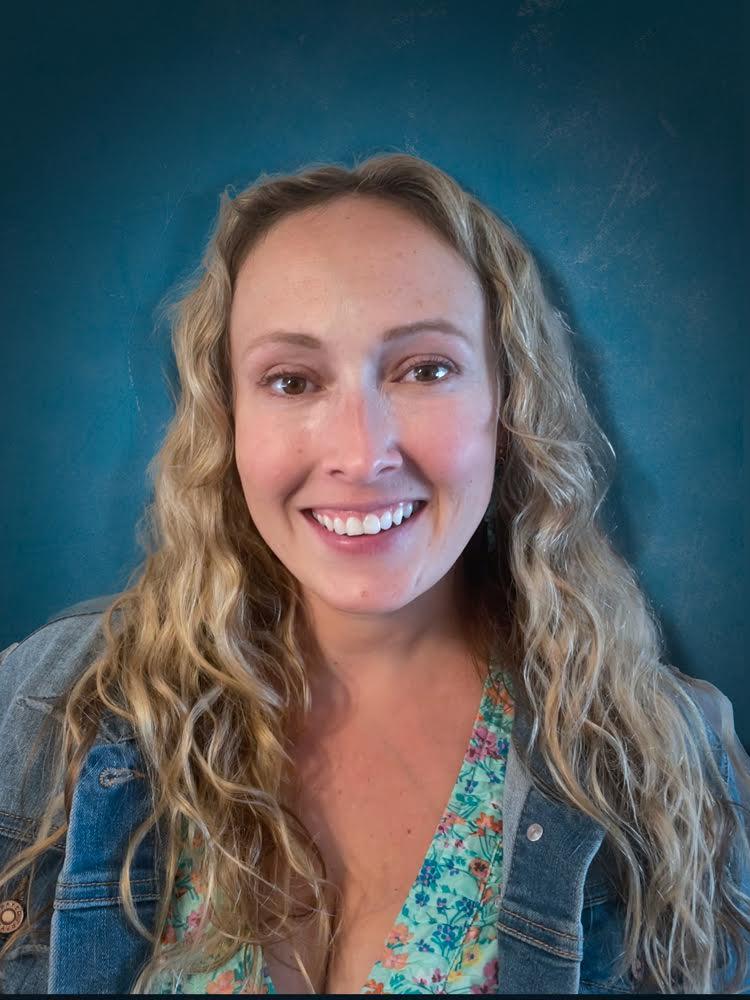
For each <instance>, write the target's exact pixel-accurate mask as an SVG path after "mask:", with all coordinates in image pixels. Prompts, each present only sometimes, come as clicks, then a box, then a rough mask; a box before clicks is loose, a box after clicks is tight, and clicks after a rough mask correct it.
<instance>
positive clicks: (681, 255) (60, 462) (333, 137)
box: [0, 0, 750, 747]
mask: <svg viewBox="0 0 750 1000" xmlns="http://www.w3.org/2000/svg"><path fill="white" fill-rule="evenodd" d="M745 8H746V5H745V4H743V3H737V2H728V0H724V2H722V3H718V4H709V3H685V2H684V0H680V2H679V3H677V2H667V0H660V2H659V3H658V4H654V3H653V2H652V0H649V2H641V0H638V2H633V0H628V2H623V3H606V4H603V3H601V2H600V0H591V2H584V0H515V2H498V0H494V2H492V3H472V4H466V3H459V2H456V0H436V2H434V3H415V2H413V0H412V2H405V3H388V2H380V3H375V4H351V3H344V2H340V0H334V2H331V0H327V2H326V3H324V4H323V5H312V4H309V3H307V2H304V3H303V2H291V0H279V2H276V3H275V4H268V5H266V4H260V3H251V2H227V0H215V2H213V3H210V4H208V3H195V2H186V0H181V2H179V3H176V2H161V3H159V4H156V5H146V4H141V5H133V4H126V5H105V6H102V5H101V4H99V3H96V4H95V3H90V2H80V0H78V2H74V3H72V4H65V5H63V4H58V3H52V2H45V3H37V4H34V5H20V4H19V5H14V6H13V7H12V8H9V9H8V10H6V11H5V13H4V22H5V23H4V42H3V43H2V46H3V52H2V59H1V60H0V64H1V66H2V69H0V73H2V75H3V77H4V80H3V83H4V86H3V91H2V92H3V95H4V102H3V110H4V127H3V132H4V137H3V138H4V140H5V148H6V156H5V158H4V160H3V163H2V167H1V172H0V181H1V183H0V208H1V210H2V212H1V217H2V227H3V228H2V231H3V240H2V253H3V272H2V273H3V314H2V318H3V336H2V346H1V348H0V350H1V352H2V354H1V356H0V364H1V368H0V371H1V372H2V376H1V378H2V392H1V393H0V406H2V420H3V424H2V426H3V427H4V429H5V432H4V433H3V435H2V437H1V438H0V457H1V458H2V469H3V477H2V484H3V488H2V489H1V490H0V524H1V525H2V562H3V572H2V574H0V588H1V591H0V608H1V609H2V612H1V614H2V619H1V620H0V648H3V647H4V646H5V645H8V644H9V643H10V642H12V641H15V640H17V639H20V638H21V637H23V636H24V635H26V634H27V633H28V632H29V631H31V630H32V629H33V628H34V627H36V626H37V625H39V624H40V623H41V622H43V621H44V620H45V619H46V617H47V616H48V615H50V614H51V613H52V612H54V611H55V610H58V609H60V608H61V607H64V606H65V605H67V604H70V603H73V602H75V601H78V600H82V599H84V598H87V597H90V596H93V595H96V594H103V593H111V592H113V591H116V590H118V589H120V588H121V587H122V586H123V585H124V583H125V581H126V579H127V576H128V573H129V572H130V571H131V570H132V568H133V567H134V566H135V564H136V563H137V561H138V560H139V558H140V551H139V549H138V548H137V545H136V542H135V535H134V530H135V524H136V521H137V519H138V517H139V515H140V513H141V511H142V508H143V504H144V501H145V500H146V499H147V497H148V489H149V487H148V483H147V480H146V476H145V471H146V465H147V462H148V460H149V459H150V457H151V456H152V455H153V453H154V451H155V450H156V448H157V446H158V443H159V441H160V439H161V437H162V435H163V432H164V428H165V424H166V422H167V421H168V419H169V416H170V413H171V409H172V403H171V400H170V397H169V394H168V392H167V389H166V386H165V381H164V375H163V372H164V371H166V370H169V368H170V361H169V349H168V341H167V337H166V331H165V330H164V329H163V328H155V323H154V309H155V307H156V305H157V303H158V301H159V299H160V298H161V296H162V295H163V294H164V293H165V292H166V291H167V289H168V288H169V287H170V286H171V285H172V284H173V283H174V282H175V281H176V280H178V279H179V278H181V277H184V276H185V275H186V273H187V272H188V271H189V270H190V269H191V268H192V267H193V265H194V264H195V263H196V262H197V261H198V259H199V256H200V252H201V249H202V247H203V244H204V242H205V240H206V238H207V235H208V232H209V229H210V227H211V224H212V222H213V219H214V216H215V213H216V210H217V207H218V196H219V192H220V191H221V190H222V188H223V187H225V186H226V185H228V184H232V185H235V186H236V187H237V188H239V187H242V186H244V185H245V184H246V183H248V182H250V181H251V180H254V179H255V178H256V177H257V176H258V174H260V173H261V172H263V171H267V172H276V171H283V170H289V169H296V168H297V167H299V166H302V165H304V164H307V163H309V162H310V161H313V160H315V161H317V160H325V159H332V160H338V161H341V162H344V163H346V162H350V161H351V159H352V157H354V156H360V157H361V156H365V155H368V154H370V153H374V152H379V151H389V150H404V151H408V152H414V153H417V154H418V155H420V156H424V157H426V158H427V159H430V160H433V161H434V162H435V163H437V164H438V165H439V166H441V167H443V168H444V169H446V170H448V171H449V172H451V173H453V174H454V175H455V176H456V177H457V178H458V179H459V180H460V181H461V182H462V183H464V184H465V185H466V186H468V187H469V188H470V189H472V190H473V191H475V192H476V193H477V194H478V195H479V196H480V197H482V198H483V199H485V200H486V201H487V202H489V203H490V204H491V205H492V207H493V208H494V209H495V210H496V211H498V212H499V213H500V214H501V215H503V216H505V217H506V218H507V219H509V220H510V221H511V222H512V224H513V225H514V226H515V227H516V229H517V230H518V232H519V233H520V234H521V235H522V237H523V238H524V239H525V240H526V241H527V242H528V244H529V245H530V246H531V248H532V249H533V250H534V251H535V253H536V254H537V256H538V259H539V261H540V263H541V265H542V268H543V270H544V273H545V276H546V279H547V282H548V285H549V289H550V294H551V295H552V296H553V298H554V299H555V301H556V302H557V304H558V305H559V306H561V307H562V308H563V309H564V311H565V312H566V314H567V316H568V318H569V320H570V322H571V323H572V324H573V325H574V327H575V329H576V331H577V335H576V355H577V360H578V364H579V366H580V367H581V369H582V371H583V375H582V381H583V384H584V388H585V389H586V390H587V392H588V395H589V398H590V399H591V401H592V404H593V406H594V409H595V412H596V414H597V416H598V418H599V420H600V422H601V424H602V426H603V427H604V429H605V431H606V433H607V434H608V435H609V437H610V440H611V441H612V443H613V445H614V447H615V450H616V452H617V456H618V471H617V478H616V481H615V484H614V486H613V488H612V490H611V492H610V494H609V495H608V498H607V501H606V510H605V515H606V519H607V523H608V524H609V525H610V529H611V532H612V536H613V539H614V541H615V544H616V545H617V547H618V549H619V550H620V551H621V552H622V553H623V554H624V555H625V556H626V557H627V558H628V559H629V560H630V561H631V562H632V563H633V564H634V565H635V566H636V568H637V570H638V573H639V576H640V579H641V582H642V585H643V587H644V589H645V590H646V593H647V594H648V595H649V597H650V599H651V601H652V602H653V604H654V606H655V608H656V610H657V612H658V613H659V615H660V618H661V621H662V623H663V626H664V630H665V634H666V636H667V638H668V642H669V653H670V659H671V662H673V663H675V664H677V665H678V666H679V667H680V668H681V669H683V670H685V671H687V672H688V673H691V674H694V675H697V676H701V677H705V678H707V679H708V680H711V681H712V682H713V683H715V684H717V685H718V686H719V687H721V689H722V690H723V691H725V693H726V694H727V695H728V696H729V697H730V698H731V700H732V702H733V704H734V707H735V715H736V719H737V731H738V733H739V734H740V737H741V738H742V740H743V742H744V743H745V745H746V746H749V747H750V724H749V723H750V717H749V716H748V712H747V711H746V709H747V708H748V707H750V696H749V695H748V683H747V680H746V678H745V665H746V654H745V649H746V638H747V637H746V627H745V621H744V614H743V610H742V609H743V608H746V607H747V601H746V593H745V590H746V572H745V561H744V550H743V543H744V535H745V525H746V521H745V520H744V518H745V517H746V516H747V515H746V514H744V512H743V504H742V498H743V486H744V481H743V472H744V470H743V463H744V451H743V421H744V420H746V419H747V418H746V414H745V411H744V409H743V388H744V385H745V380H746V378H747V358H746V353H745V344H744V333H745V329H746V322H747V301H746V298H745V295H744V289H743V282H742V278H743V274H742V265H743V260H742V257H743V251H745V250H746V248H747V243H746V234H747V216H746V214H744V213H745V209H746V206H745V204H744V188H743V183H744V173H745V163H746V161H745V159H744V155H745V154H744V149H743V85H744V81H743V78H742V70H741V65H742V63H743V56H744V57H745V60H746V56H747V53H746V52H744V51H743V42H742V19H743V13H744V9H745Z"/></svg>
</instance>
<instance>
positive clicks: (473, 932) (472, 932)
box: [464, 926, 479, 944]
mask: <svg viewBox="0 0 750 1000" xmlns="http://www.w3.org/2000/svg"><path fill="white" fill-rule="evenodd" d="M478 937H479V928H478V927H476V926H475V927H470V928H469V929H468V931H467V932H466V937H465V938H464V941H466V943H467V944H469V942H471V941H476V939H477V938H478Z"/></svg>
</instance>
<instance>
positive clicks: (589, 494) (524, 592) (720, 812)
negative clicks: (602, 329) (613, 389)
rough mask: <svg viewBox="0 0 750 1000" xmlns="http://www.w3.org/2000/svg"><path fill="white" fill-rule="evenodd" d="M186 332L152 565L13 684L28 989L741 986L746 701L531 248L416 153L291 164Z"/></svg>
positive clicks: (20, 667)
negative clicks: (633, 535) (664, 597)
mask: <svg viewBox="0 0 750 1000" xmlns="http://www.w3.org/2000/svg"><path fill="white" fill-rule="evenodd" d="M174 317H175V323H174V329H173V344H174V350H175V355H176V360H177V364H178V368H179V374H180V381H181V394H180V396H179V400H178V404H177V412H176V415H175V418H174V420H173V423H172V425H171V426H170V428H169V431H168V434H167V436H166V440H165V442H164V445H163V447H162V449H161V451H160V453H159V455H158V458H157V461H156V467H155V474H154V480H155V502H154V504H153V508H152V510H153V518H152V525H153V535H152V538H151V542H150V545H149V552H148V555H147V559H146V561H145V565H144V567H142V568H141V570H140V571H139V573H138V577H137V579H136V581H135V582H134V583H133V585H132V586H130V587H129V588H128V589H127V590H126V591H125V592H124V593H122V594H120V595H119V596H117V597H116V598H114V599H113V598H105V599H103V600H100V601H98V602H96V601H95V602H93V603H89V604H85V605H83V606H78V607H75V608H73V609H70V610H69V611H68V612H65V613H63V614H62V615H60V616H58V617H57V618H56V619H54V620H52V621H51V622H49V623H47V624H46V625H45V626H44V627H42V628H41V629H40V630H38V631H37V632H35V633H34V634H33V635H32V636H30V637H28V638H27V639H26V640H25V641H23V642H21V643H20V644H17V645H14V646H13V647H11V648H10V649H9V650H7V651H6V653H5V655H4V662H3V667H2V670H0V704H2V705H4V706H9V707H7V708H6V709H4V712H5V715H4V718H3V722H2V727H1V728H0V734H1V735H2V737H4V739H3V746H5V747H6V748H8V749H7V750H6V755H5V757H6V759H5V765H6V766H5V768H4V780H3V784H2V787H3V792H2V797H1V798H0V809H1V810H2V817H3V818H4V831H5V833H4V837H3V839H2V841H1V843H2V851H3V852H4V853H3V855H2V856H0V864H3V865H4V868H3V870H2V872H1V873H0V895H2V896H3V898H4V899H5V900H6V902H5V904H4V905H5V909H3V910H2V914H0V923H1V922H2V921H4V922H5V923H4V928H5V930H6V932H7V934H6V936H7V941H6V944H5V946H4V947H3V949H2V952H1V953H0V969H2V968H3V964H4V965H5V970H4V973H3V974H4V975H5V980H4V988H5V989H7V990H8V991H9V992H10V991H14V990H15V991H18V992H23V991H26V992H32V991H34V990H35V989H36V990H38V991H40V992H43V991H44V988H45V987H46V988H48V990H49V992H53V993H54V992H82V993H85V992H100V993H107V992H110V993H112V992H224V993H228V992H251V993H253V992H254V993H265V992H289V993H294V992H297V993H310V992H313V993H322V992H328V993H345V992H355V993H356V992H371V993H374V992H386V993H388V992H390V993H420V992H424V993H430V992H448V993H450V992H454V993H462V992H480V993H481V992H498V993H521V992H528V993H535V992H549V993H577V992H580V993H602V992H613V993H614V992H639V991H643V992H714V991H716V992H722V991H725V992H736V991H740V990H742V988H743V987H747V984H748V982H750V980H749V979H748V970H747V952H748V932H750V919H749V918H748V902H750V899H749V898H748V892H749V891H750V861H749V856H750V850H749V848H748V837H747V830H746V828H745V824H744V816H745V810H744V808H743V805H742V803H741V802H740V801H739V799H740V793H741V791H742V790H743V789H746V785H745V784H744V782H745V781H747V778H748V774H747V770H746V766H747V762H746V758H743V756H742V750H741V747H740V746H739V743H738V741H737V739H736V735H735V734H734V730H733V723H732V714H731V706H730V705H729V702H728V701H727V699H726V698H724V696H723V695H721V694H720V692H718V691H717V689H716V688H714V687H713V686H712V685H709V684H705V683H702V682H694V681H691V680H690V678H687V677H686V676H685V675H683V674H681V673H680V672H679V671H678V670H676V669H675V668H674V667H672V666H670V665H668V664H665V663H664V662H662V659H661V654H662V649H663V646H662V640H661V636H660V633H659V627H658V624H657V622H656V621H655V619H654V617H653V615H652V613H651V612H650V610H649V608H648V605H647V602H646V600H645V598H644V597H643V595H642V594H641V592H640V591H639V589H638V585H637V583H636V580H635V576H634V574H633V572H632V570H631V569H630V568H629V567H628V566H627V565H626V563H625V562H624V560H623V559H622V558H621V557H620V556H618V555H617V554H616V553H615V552H614V551H613V548H612V546H611V545H610V543H609V542H608V540H607V538H606V537H605V535H604V534H603V532H602V530H601V528H600V527H599V526H598V524H597V522H596V514H597V512H598V510H599V507H600V505H601V502H602V499H603V496H604V494H605V491H606V489H607V485H608V481H609V478H610V476H611V470H610V469H609V465H608V463H609V460H610V459H611V454H612V449H611V446H610V445H609V442H608V441H607V439H606V438H605V436H604V434H603V433H602V432H601V430H600V429H599V428H598V427H597V425H596V423H595V421H594V419H593V418H592V416H591V415H590V413H589V411H588V409H587V407H586V403H585V401H584V398H583V396H582V394H581V391H580V389H579V387H578V385H577V383H576V379H575V376H574V372H573V368H572V364H571V359H570V354H569V346H568V333H569V330H568V328H567V327H566V325H565V322H564V320H563V318H562V316H561V315H560V313H559V312H557V311H556V310H554V309H553V308H552V307H551V305H550V304H549V303H548V301H547V299H546V298H545V295H544V292H543V289H542V285H541V282H540V279H539V275H538V271H537V269H536V266H535V264H534V262H533V260H532V258H531V256H530V254H529V252H528V250H526V248H525V247H524V246H523V244H522V243H521V241H520V240H519V238H518V237H517V236H516V235H515V234H514V233H513V232H512V230H511V229H510V228H509V227H508V226H507V225H506V224H505V223H503V222H502V221H501V220H500V219H499V218H498V217H497V216H495V215H494V214H493V213H492V212H491V211H490V210H489V209H488V208H487V207H486V206H484V205H483V204H481V202H479V201H478V200H477V199H476V198H474V197H472V196H471V195H470V194H469V193H467V192H466V191H464V190H463V189H461V187H460V186H459V185H458V184H457V183H456V182H455V181H454V180H453V179H452V178H450V177H449V176H447V175H446V174H445V173H443V172H441V171H440V170H438V169H437V168H435V167H434V166H432V165H430V164H428V163H426V162H424V161H422V160H419V159H417V158H416V157H412V156H407V155H401V154H398V155H386V156H377V157H373V158H371V159H369V160H367V161H365V162H363V163H361V164H359V165H357V166H356V167H355V168H354V169H352V170H348V169H344V168H342V167H339V166H331V165H324V166H316V167H314V168H311V169H309V170H306V171H303V172H300V173H298V174H296V175H292V176H283V177H266V178H262V179H261V180H260V181H259V182H258V183H257V184H255V185H253V186H252V187H251V188H249V189H248V190H247V191H244V192H242V193H241V194H239V195H237V196H236V197H235V198H234V199H229V198H226V197H225V198H224V199H223V200H222V205H221V211H220V216H219V220H218V225H217V227H216V230H215V233H214V235H213V238H212V240H211V242H210V244H209V248H208V251H207V253H206V255H205V257H204V260H203V263H202V268H201V270H200V273H199V275H198V277H197V280H196V282H195V283H194V284H193V285H192V286H191V287H190V288H189V289H188V290H186V292H185V294H184V296H183V297H182V299H181V300H180V302H179V303H178V305H177V306H176V307H175V308H174ZM42 719H43V720H44V722H42V721H41V720H42ZM53 759H54V761H55V763H56V767H57V769H56V770H53V768H52V766H51V763H52V761H53ZM27 761H28V766H25V765H26V762H27ZM22 770H24V773H23V775H22V774H21V772H22ZM22 777H23V780H21V778H22ZM120 904H121V905H120ZM0 909H2V908H0Z"/></svg>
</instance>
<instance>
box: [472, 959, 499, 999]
mask: <svg viewBox="0 0 750 1000" xmlns="http://www.w3.org/2000/svg"><path fill="white" fill-rule="evenodd" d="M499 968H500V965H499V963H498V960H497V959H496V958H493V959H491V960H490V961H489V962H487V964H486V965H485V967H484V968H483V969H482V975H483V976H484V981H483V982H482V983H481V984H478V985H475V986H472V987H471V992H472V993H496V992H497V973H498V969H499Z"/></svg>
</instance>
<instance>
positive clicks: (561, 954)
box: [499, 924, 581, 963]
mask: <svg viewBox="0 0 750 1000" xmlns="http://www.w3.org/2000/svg"><path fill="white" fill-rule="evenodd" d="M499 928H500V931H501V933H503V934H507V935H508V936H509V937H514V938H517V939H518V940H519V941H524V942H525V943H526V944H531V945H534V947H535V948H540V949H541V950H542V951H546V952H549V954H550V955H556V956H557V957H558V958H568V959H570V960H571V961H573V962H578V963H580V961H581V959H580V956H579V955H578V954H577V953H575V954H574V953H573V952H569V951H564V950H563V949H562V948H555V947H554V946H553V945H550V944H546V943H545V942H544V941H539V940H538V939H537V938H534V937H531V936H530V935H528V934H523V933H522V932H521V931H518V930H516V929H515V928H511V927H507V926H506V925H505V924H501V925H499Z"/></svg>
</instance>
